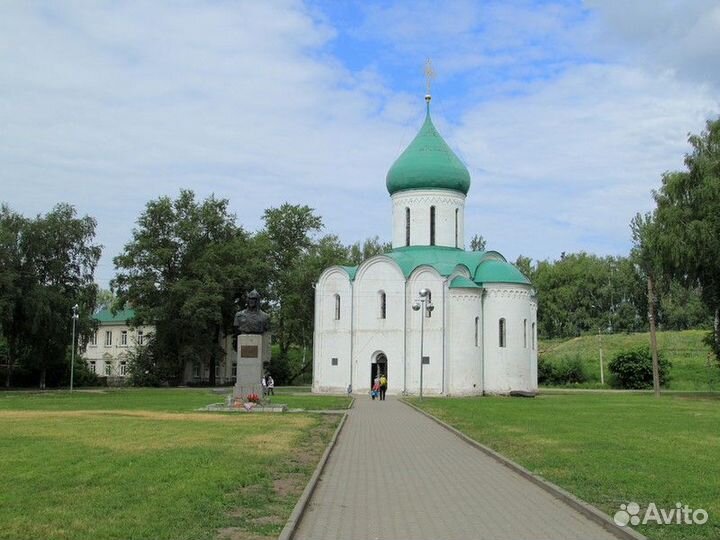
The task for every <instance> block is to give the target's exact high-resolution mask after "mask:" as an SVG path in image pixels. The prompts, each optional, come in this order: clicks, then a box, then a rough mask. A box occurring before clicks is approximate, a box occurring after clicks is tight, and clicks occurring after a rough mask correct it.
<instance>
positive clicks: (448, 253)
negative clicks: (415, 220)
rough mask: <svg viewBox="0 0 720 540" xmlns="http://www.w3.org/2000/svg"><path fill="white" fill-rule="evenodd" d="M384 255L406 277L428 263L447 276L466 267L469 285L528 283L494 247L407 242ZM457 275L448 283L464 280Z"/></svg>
mask: <svg viewBox="0 0 720 540" xmlns="http://www.w3.org/2000/svg"><path fill="white" fill-rule="evenodd" d="M385 256H387V257H390V258H391V259H393V260H394V261H395V262H396V263H397V264H398V266H399V267H400V269H401V270H402V272H403V275H404V276H405V277H406V278H407V277H409V276H410V274H412V273H413V271H414V270H415V269H416V268H418V267H420V266H431V267H432V268H434V269H435V270H436V271H437V272H438V274H440V275H441V276H449V275H451V274H452V273H453V272H455V271H456V269H457V268H458V267H465V268H466V269H467V271H468V272H469V273H470V275H471V276H473V277H472V281H473V282H474V283H473V285H470V287H474V286H475V284H482V283H522V284H525V285H529V284H530V280H529V279H528V278H527V277H525V276H524V275H523V274H522V272H520V270H518V269H517V268H515V267H514V266H513V265H512V264H510V263H509V262H507V261H506V260H505V258H504V257H503V256H502V255H501V254H500V253H498V252H497V251H465V250H462V249H458V248H451V247H443V246H409V247H402V248H397V249H394V250H392V251H390V252H388V253H385ZM351 279H352V278H351ZM457 279H458V278H455V279H453V281H452V283H451V287H454V288H459V287H461V283H464V281H462V280H461V281H457V283H456V280H457ZM463 279H466V278H463ZM467 281H468V282H469V281H470V280H467Z"/></svg>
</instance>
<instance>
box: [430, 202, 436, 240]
mask: <svg viewBox="0 0 720 540" xmlns="http://www.w3.org/2000/svg"><path fill="white" fill-rule="evenodd" d="M430 245H431V246H434V245H435V207H434V206H431V207H430Z"/></svg>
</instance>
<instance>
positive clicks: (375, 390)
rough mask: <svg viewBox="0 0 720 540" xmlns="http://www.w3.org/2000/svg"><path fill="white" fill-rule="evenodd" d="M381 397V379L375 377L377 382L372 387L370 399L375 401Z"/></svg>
mask: <svg viewBox="0 0 720 540" xmlns="http://www.w3.org/2000/svg"><path fill="white" fill-rule="evenodd" d="M379 395H380V377H375V381H374V382H373V385H372V391H371V392H370V397H372V398H373V401H374V400H375V398H376V397H378V396H379Z"/></svg>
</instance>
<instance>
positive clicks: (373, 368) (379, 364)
mask: <svg viewBox="0 0 720 540" xmlns="http://www.w3.org/2000/svg"><path fill="white" fill-rule="evenodd" d="M380 375H385V376H386V377H387V376H388V361H387V356H385V353H384V352H378V353H375V354H374V355H373V359H372V363H371V364H370V388H372V385H373V381H375V377H379V376H380Z"/></svg>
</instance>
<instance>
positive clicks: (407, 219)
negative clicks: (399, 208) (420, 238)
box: [405, 208, 410, 246]
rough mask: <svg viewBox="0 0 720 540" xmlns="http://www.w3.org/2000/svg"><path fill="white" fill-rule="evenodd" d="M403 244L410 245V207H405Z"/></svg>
mask: <svg viewBox="0 0 720 540" xmlns="http://www.w3.org/2000/svg"><path fill="white" fill-rule="evenodd" d="M405 245H406V246H409V245H410V208H405Z"/></svg>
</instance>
